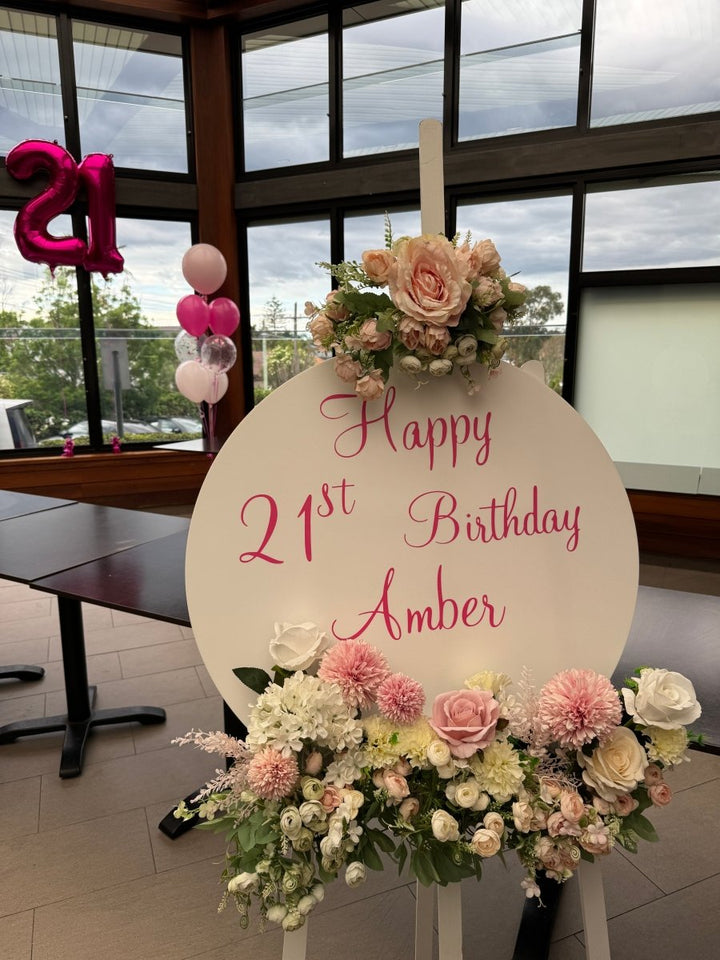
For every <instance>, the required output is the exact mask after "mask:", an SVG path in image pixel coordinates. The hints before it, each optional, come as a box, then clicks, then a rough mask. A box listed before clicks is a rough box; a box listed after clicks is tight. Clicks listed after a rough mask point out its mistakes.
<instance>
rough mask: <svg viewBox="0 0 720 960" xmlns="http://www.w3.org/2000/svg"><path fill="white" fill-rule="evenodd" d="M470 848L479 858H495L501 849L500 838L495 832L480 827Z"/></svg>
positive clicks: (473, 836)
mask: <svg viewBox="0 0 720 960" xmlns="http://www.w3.org/2000/svg"><path fill="white" fill-rule="evenodd" d="M470 846H471V847H472V852H473V853H474V854H477V856H478V857H494V856H495V854H496V853H498V852H499V850H500V847H501V843H500V837H499V836H498V835H497V833H495V831H494V830H488V829H487V828H483V827H480V829H479V830H476V831H475V833H474V834H473V835H472V839H471V840H470Z"/></svg>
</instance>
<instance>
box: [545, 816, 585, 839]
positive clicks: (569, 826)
mask: <svg viewBox="0 0 720 960" xmlns="http://www.w3.org/2000/svg"><path fill="white" fill-rule="evenodd" d="M547 831H548V833H549V834H550V836H551V837H579V836H580V834H581V833H582V830H581V829H580V827H579V826H578V825H577V823H572V822H571V821H570V820H566V819H565V817H564V816H563V815H562V813H561V812H560V811H559V810H557V811H556V812H555V813H551V814H550V816H549V817H548V820H547Z"/></svg>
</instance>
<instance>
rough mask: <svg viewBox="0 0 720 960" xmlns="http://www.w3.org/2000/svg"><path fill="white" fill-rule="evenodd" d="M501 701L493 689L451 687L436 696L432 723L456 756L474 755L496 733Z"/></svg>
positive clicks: (489, 741)
mask: <svg viewBox="0 0 720 960" xmlns="http://www.w3.org/2000/svg"><path fill="white" fill-rule="evenodd" d="M499 717H500V704H499V703H498V702H497V700H496V699H495V698H494V697H493V695H492V693H490V691H489V690H451V691H450V692H449V693H440V694H438V696H437V697H435V702H434V703H433V710H432V720H431V721H430V726H431V727H432V728H433V730H434V731H435V733H437V735H438V736H439V737H440V738H441V739H442V740H444V741H445V742H446V743H447V744H448V746H449V747H450V750H451V752H452V754H453V755H454V756H456V757H465V758H466V757H471V756H472V755H473V754H474V753H477V751H478V750H482V749H484V748H485V747H487V745H488V744H489V743H492V741H493V739H494V737H495V727H496V726H497V722H498V719H499Z"/></svg>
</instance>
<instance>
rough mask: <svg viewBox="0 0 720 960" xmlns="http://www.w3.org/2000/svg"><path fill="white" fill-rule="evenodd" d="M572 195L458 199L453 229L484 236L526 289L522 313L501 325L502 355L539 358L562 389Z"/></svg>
mask: <svg viewBox="0 0 720 960" xmlns="http://www.w3.org/2000/svg"><path fill="white" fill-rule="evenodd" d="M571 213H572V197H570V196H555V197H533V198H521V199H517V200H501V201H498V202H493V203H477V204H470V203H463V204H459V205H458V211H457V229H458V232H459V233H460V235H461V237H462V236H463V235H464V234H465V232H466V231H467V230H470V231H471V233H472V238H473V240H483V239H484V238H485V237H489V238H490V239H491V240H492V241H493V243H494V244H495V246H496V248H497V251H498V253H499V254H500V257H501V259H502V268H503V269H504V270H506V271H507V273H509V274H511V275H516V277H515V279H516V280H517V282H518V283H522V284H524V285H525V286H526V287H527V288H528V291H529V295H528V299H527V301H526V312H525V316H524V317H523V318H522V319H521V320H520V321H519V322H517V323H516V324H515V325H514V326H513V327H511V328H508V329H506V330H505V331H504V333H505V335H506V336H507V337H508V339H509V340H510V346H509V348H508V351H507V353H506V354H505V358H506V359H508V360H511V361H512V362H513V363H517V364H522V363H525V361H527V360H540V361H542V363H543V366H544V367H545V378H546V381H547V383H548V384H549V385H550V386H551V387H552V388H553V389H554V390H557V391H558V393H559V392H560V391H561V390H562V371H563V357H564V350H565V322H566V315H565V305H566V303H567V290H568V269H569V261H570V218H571Z"/></svg>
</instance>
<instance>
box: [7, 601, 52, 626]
mask: <svg viewBox="0 0 720 960" xmlns="http://www.w3.org/2000/svg"><path fill="white" fill-rule="evenodd" d="M49 613H50V598H49V597H47V596H39V595H38V594H37V593H36V594H35V596H33V597H28V598H27V599H25V600H15V601H11V602H9V603H5V602H3V603H2V604H0V621H5V623H6V627H8V626H10V625H11V624H12V622H13V621H15V620H30V619H35V618H37V617H47V616H48V615H49Z"/></svg>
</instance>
